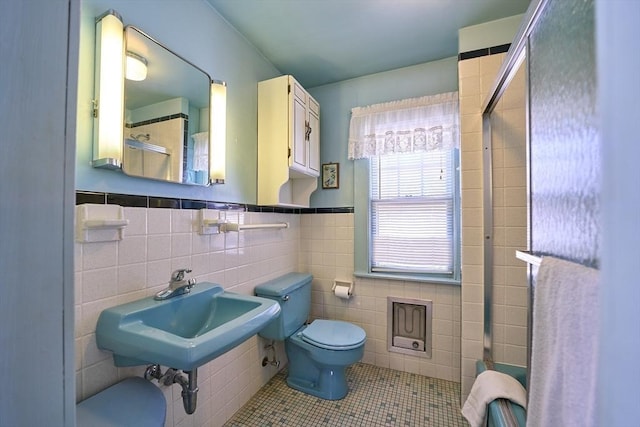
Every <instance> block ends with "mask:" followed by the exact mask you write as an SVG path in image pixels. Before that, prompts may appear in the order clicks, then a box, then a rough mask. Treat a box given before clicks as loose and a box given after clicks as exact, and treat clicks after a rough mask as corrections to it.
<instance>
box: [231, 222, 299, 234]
mask: <svg viewBox="0 0 640 427" xmlns="http://www.w3.org/2000/svg"><path fill="white" fill-rule="evenodd" d="M221 226H222V229H223V231H224V232H227V231H243V230H260V229H268V228H289V223H288V222H278V223H275V224H235V223H232V222H227V223H224V224H222V225H221Z"/></svg>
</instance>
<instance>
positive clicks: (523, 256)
mask: <svg viewBox="0 0 640 427" xmlns="http://www.w3.org/2000/svg"><path fill="white" fill-rule="evenodd" d="M516 258H518V259H519V260H521V261H524V262H526V263H527V264H531V265H535V266H536V267H540V263H541V262H542V257H539V256H536V255H533V254H532V253H530V252H526V251H516Z"/></svg>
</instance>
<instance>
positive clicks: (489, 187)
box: [482, 0, 550, 365]
mask: <svg viewBox="0 0 640 427" xmlns="http://www.w3.org/2000/svg"><path fill="white" fill-rule="evenodd" d="M549 1H550V0H534V1H533V2H532V3H531V4H530V5H529V8H528V9H527V12H526V14H525V16H524V18H523V21H522V24H521V26H520V29H519V30H518V33H517V34H516V37H515V38H514V41H513V43H512V44H511V47H510V48H509V51H508V53H507V56H506V58H505V60H504V62H503V63H502V66H501V67H500V70H499V71H498V75H497V77H496V79H495V81H494V83H493V86H492V87H491V90H490V91H489V94H488V95H487V97H486V99H485V101H484V103H483V106H482V147H483V148H482V151H483V155H482V170H483V172H482V185H483V238H484V247H483V249H484V251H483V253H484V255H483V256H484V259H483V267H484V268H483V270H484V330H483V355H482V356H483V359H484V360H488V361H493V357H492V341H493V328H492V321H493V316H492V304H493V259H494V256H493V242H494V236H493V154H492V149H493V143H492V129H491V113H492V112H493V110H494V109H495V107H496V106H497V104H498V101H499V100H500V98H501V96H502V95H503V94H504V92H505V91H506V90H507V87H508V86H509V83H510V82H511V81H512V80H513V77H514V76H515V74H516V73H517V71H518V70H519V68H520V66H521V65H522V64H523V62H524V61H525V59H526V58H527V57H528V56H529V36H530V34H531V32H532V31H533V29H534V28H535V25H536V23H537V22H538V19H539V17H540V15H541V14H542V11H543V10H544V8H545V7H546V5H547V4H548V3H549ZM529 100H530V93H529V66H528V62H527V64H526V70H525V116H526V122H525V123H526V124H525V139H526V142H525V143H526V148H525V151H526V176H527V178H526V185H527V188H526V198H527V250H530V249H531V160H530V137H531V131H530V123H531V121H530V111H529V110H530V108H529ZM514 256H515V254H514ZM527 276H528V284H529V285H528V289H527V292H528V300H529V304H528V309H527V323H528V325H529V327H528V328H527V364H528V365H529V364H530V363H529V362H530V360H531V327H530V325H531V324H532V307H531V302H532V301H533V287H532V283H531V281H532V277H533V276H532V266H531V265H529V266H528V274H527Z"/></svg>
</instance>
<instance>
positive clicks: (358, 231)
mask: <svg viewBox="0 0 640 427" xmlns="http://www.w3.org/2000/svg"><path fill="white" fill-rule="evenodd" d="M452 157H453V161H454V165H453V168H452V170H453V171H454V174H453V273H446V274H437V273H417V272H408V271H403V272H391V271H389V272H382V271H373V270H372V266H371V253H372V247H371V195H370V191H369V189H370V179H369V176H370V175H369V174H370V162H369V159H366V158H365V159H357V160H354V185H355V188H359V189H366V191H355V192H354V212H355V215H354V267H355V268H354V275H355V276H356V277H365V278H366V277H370V278H377V279H388V280H404V281H417V282H430V283H443V284H451V285H460V283H461V260H460V258H461V247H460V246H461V245H460V242H461V239H460V221H461V218H460V217H461V209H460V172H459V171H460V150H459V149H457V148H456V149H453V156H452Z"/></svg>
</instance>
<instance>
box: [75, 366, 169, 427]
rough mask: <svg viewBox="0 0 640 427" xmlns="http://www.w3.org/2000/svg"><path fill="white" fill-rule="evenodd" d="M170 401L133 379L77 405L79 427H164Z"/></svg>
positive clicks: (139, 380) (147, 384)
mask: <svg viewBox="0 0 640 427" xmlns="http://www.w3.org/2000/svg"><path fill="white" fill-rule="evenodd" d="M166 413H167V402H166V400H165V398H164V394H162V391H160V389H159V388H158V387H156V386H154V385H153V384H151V383H150V382H149V381H147V380H145V379H143V378H139V377H132V378H127V379H125V380H122V381H120V382H119V383H117V384H115V385H112V386H111V387H109V388H107V389H106V390H103V391H101V392H100V393H98V394H96V395H94V396H91V397H90V398H88V399H86V400H83V401H82V402H80V403H78V404H77V405H76V425H77V426H78V427H162V426H164V421H165V417H166Z"/></svg>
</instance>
